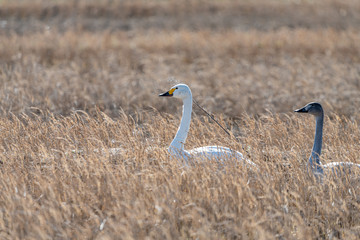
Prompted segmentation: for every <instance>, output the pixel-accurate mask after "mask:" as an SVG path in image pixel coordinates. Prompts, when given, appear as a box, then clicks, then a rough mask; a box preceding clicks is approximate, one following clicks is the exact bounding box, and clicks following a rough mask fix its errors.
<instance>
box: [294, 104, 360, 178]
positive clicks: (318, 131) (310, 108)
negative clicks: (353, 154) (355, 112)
mask: <svg viewBox="0 0 360 240" xmlns="http://www.w3.org/2000/svg"><path fill="white" fill-rule="evenodd" d="M295 112H297V113H307V114H311V115H313V116H315V121H316V127H315V138H314V144H313V148H312V150H311V154H310V157H309V162H308V167H309V169H310V170H311V171H312V173H313V174H314V175H315V176H316V177H322V176H323V175H324V172H325V173H327V172H329V171H328V170H331V171H330V172H332V173H333V174H335V175H341V174H342V173H344V172H347V173H350V172H351V168H353V167H357V168H360V165H359V164H355V163H351V162H332V163H329V164H325V165H322V164H321V161H320V154H321V148H322V136H323V126H324V110H323V107H322V106H321V104H320V103H317V102H311V103H308V104H307V105H306V106H304V107H302V108H300V109H297V110H295Z"/></svg>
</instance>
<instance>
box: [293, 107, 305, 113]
mask: <svg viewBox="0 0 360 240" xmlns="http://www.w3.org/2000/svg"><path fill="white" fill-rule="evenodd" d="M294 112H298V113H307V112H308V111H307V110H306V108H300V109H297V110H295V111H294Z"/></svg>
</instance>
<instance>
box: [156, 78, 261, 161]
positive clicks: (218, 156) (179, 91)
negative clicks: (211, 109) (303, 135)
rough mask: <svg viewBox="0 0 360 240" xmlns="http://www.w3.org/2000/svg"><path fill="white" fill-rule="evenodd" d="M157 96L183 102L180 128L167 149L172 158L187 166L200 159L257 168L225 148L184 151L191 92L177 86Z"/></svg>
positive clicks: (239, 154)
mask: <svg viewBox="0 0 360 240" xmlns="http://www.w3.org/2000/svg"><path fill="white" fill-rule="evenodd" d="M159 96H160V97H174V98H180V99H181V100H182V101H183V111H182V118H181V122H180V126H179V129H178V131H177V133H176V135H175V137H174V139H173V140H172V142H171V144H170V146H169V148H168V151H169V153H170V154H171V155H172V156H174V157H176V158H180V159H184V160H185V162H186V163H187V164H188V163H189V159H190V158H194V159H199V158H200V159H202V160H204V159H214V160H216V161H220V162H221V161H222V160H226V159H231V158H236V160H240V161H244V163H247V164H248V165H249V166H252V167H255V168H257V166H256V164H255V163H253V162H251V161H250V160H247V159H244V158H243V155H242V154H241V153H240V152H238V151H234V150H231V149H230V148H227V147H220V146H205V147H199V148H195V149H192V150H190V151H186V150H185V149H184V144H185V141H186V137H187V134H188V132H189V128H190V121H191V112H192V103H193V99H192V94H191V90H190V88H189V87H188V86H187V85H186V84H177V85H175V86H174V87H172V88H171V89H170V90H169V91H167V92H165V93H162V94H160V95H159Z"/></svg>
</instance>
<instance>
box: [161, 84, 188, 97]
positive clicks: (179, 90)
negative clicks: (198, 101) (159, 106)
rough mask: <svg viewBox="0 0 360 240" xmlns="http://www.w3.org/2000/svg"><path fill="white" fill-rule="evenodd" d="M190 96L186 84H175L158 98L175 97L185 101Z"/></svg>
mask: <svg viewBox="0 0 360 240" xmlns="http://www.w3.org/2000/svg"><path fill="white" fill-rule="evenodd" d="M190 96H191V90H190V88H189V87H188V85H186V84H177V85H175V86H173V87H172V88H171V89H170V90H169V91H167V92H164V93H162V94H159V97H175V98H180V99H185V98H188V97H190Z"/></svg>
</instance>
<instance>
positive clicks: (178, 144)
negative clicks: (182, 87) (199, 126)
mask: <svg viewBox="0 0 360 240" xmlns="http://www.w3.org/2000/svg"><path fill="white" fill-rule="evenodd" d="M191 112H192V95H191V93H190V95H189V96H187V97H186V98H184V99H183V110H182V117H181V122H180V126H179V129H178V131H177V133H176V135H175V138H174V140H173V141H172V142H171V144H170V149H171V150H177V151H184V144H185V141H186V137H187V134H188V132H189V128H190V122H191Z"/></svg>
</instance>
